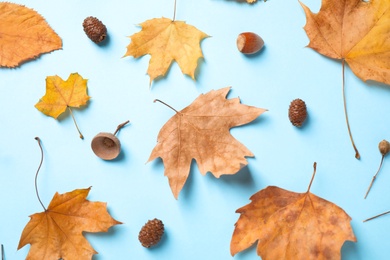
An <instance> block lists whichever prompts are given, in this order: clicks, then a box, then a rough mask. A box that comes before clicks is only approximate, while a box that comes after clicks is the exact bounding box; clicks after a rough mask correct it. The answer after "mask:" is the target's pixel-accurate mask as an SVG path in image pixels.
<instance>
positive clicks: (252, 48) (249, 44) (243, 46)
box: [237, 32, 264, 54]
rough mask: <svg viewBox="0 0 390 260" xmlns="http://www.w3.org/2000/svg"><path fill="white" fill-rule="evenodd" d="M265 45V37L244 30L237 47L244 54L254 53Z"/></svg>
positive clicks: (238, 38)
mask: <svg viewBox="0 0 390 260" xmlns="http://www.w3.org/2000/svg"><path fill="white" fill-rule="evenodd" d="M263 46H264V41H263V39H262V38H261V37H260V36H259V35H257V34H256V33H253V32H243V33H240V34H239V35H238V37H237V48H238V50H239V51H240V52H242V53H244V54H254V53H256V52H258V51H260V50H261V49H262V48H263Z"/></svg>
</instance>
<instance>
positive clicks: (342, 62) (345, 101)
mask: <svg viewBox="0 0 390 260" xmlns="http://www.w3.org/2000/svg"><path fill="white" fill-rule="evenodd" d="M341 65H342V74H343V76H342V78H343V101H344V114H345V120H346V122H347V127H348V134H349V138H350V139H351V143H352V146H353V149H354V150H355V158H356V159H360V154H359V151H358V149H357V148H356V145H355V142H354V141H353V137H352V133H351V127H350V126H349V120H348V113H347V100H346V98H345V60H344V59H343V60H342V61H341Z"/></svg>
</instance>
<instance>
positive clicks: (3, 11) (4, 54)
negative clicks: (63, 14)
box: [0, 2, 62, 67]
mask: <svg viewBox="0 0 390 260" xmlns="http://www.w3.org/2000/svg"><path fill="white" fill-rule="evenodd" d="M0 24H1V26H0V50H1V52H0V66H2V67H16V66H19V65H20V64H21V63H23V62H25V61H27V60H30V59H34V58H36V57H38V56H39V55H40V54H43V53H48V52H51V51H54V50H58V49H61V48H62V41H61V38H60V37H59V36H58V35H57V34H56V33H55V32H54V31H53V29H52V28H51V27H50V26H49V25H48V24H47V22H46V21H45V19H44V18H43V17H42V16H41V15H40V14H38V13H37V12H36V11H34V10H32V9H29V8H27V7H25V6H22V5H18V4H13V3H7V2H3V3H0Z"/></svg>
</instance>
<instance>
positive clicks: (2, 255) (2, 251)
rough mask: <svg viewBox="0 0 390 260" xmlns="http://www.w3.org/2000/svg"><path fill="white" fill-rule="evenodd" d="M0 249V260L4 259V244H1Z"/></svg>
mask: <svg viewBox="0 0 390 260" xmlns="http://www.w3.org/2000/svg"><path fill="white" fill-rule="evenodd" d="M0 250H1V260H4V258H5V257H4V255H5V253H4V246H3V244H1V247H0Z"/></svg>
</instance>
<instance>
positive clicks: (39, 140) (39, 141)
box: [35, 137, 46, 211]
mask: <svg viewBox="0 0 390 260" xmlns="http://www.w3.org/2000/svg"><path fill="white" fill-rule="evenodd" d="M35 140H37V141H38V145H39V148H40V149H41V162H40V163H39V167H38V170H37V173H36V174H35V193H36V194H37V198H38V200H39V203H41V205H42V207H43V209H44V210H45V211H46V208H45V206H44V205H43V203H42V201H41V198H40V197H39V193H38V184H37V179H38V173H39V170H40V169H41V166H42V163H43V149H42V145H41V139H39V137H35Z"/></svg>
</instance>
